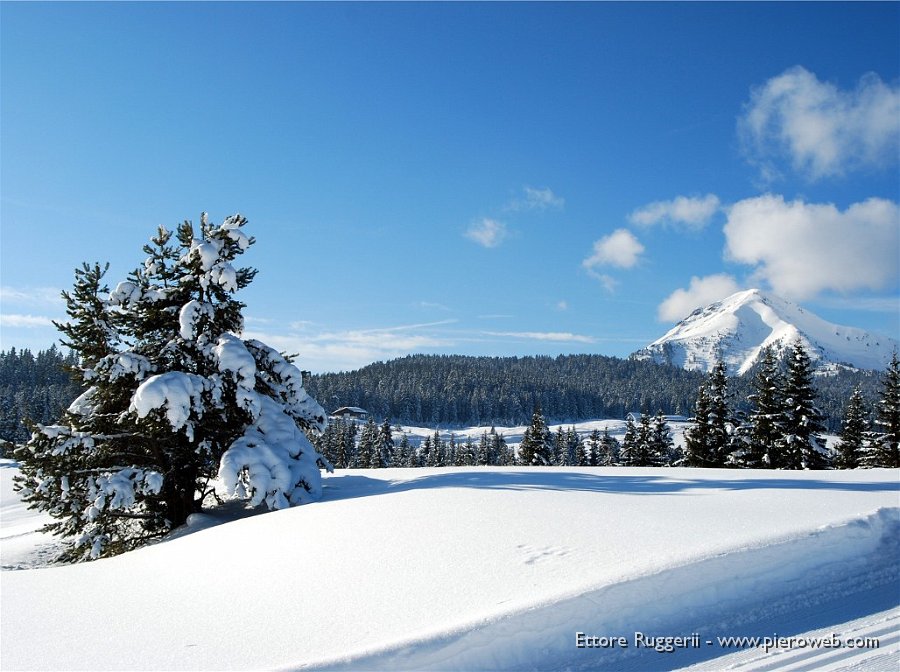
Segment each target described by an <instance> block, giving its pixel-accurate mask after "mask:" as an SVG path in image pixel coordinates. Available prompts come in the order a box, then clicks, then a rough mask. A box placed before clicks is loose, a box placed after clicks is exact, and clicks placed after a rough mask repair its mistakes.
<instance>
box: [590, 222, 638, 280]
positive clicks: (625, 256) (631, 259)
mask: <svg viewBox="0 0 900 672" xmlns="http://www.w3.org/2000/svg"><path fill="white" fill-rule="evenodd" d="M643 251H644V246H643V245H641V243H640V241H639V240H638V239H637V238H635V236H634V234H633V233H631V231H629V230H628V229H616V230H615V231H613V232H612V233H611V234H609V235H608V236H604V237H603V238H601V239H600V240H598V241H596V242H595V243H594V251H593V253H592V254H591V256H589V257H588V258H587V259H585V260H584V261H583V262H581V265H582V266H584V267H585V268H586V269H587V270H588V271H589V272H591V274H592V275H594V276H595V277H599V275H598V272H597V270H596V269H597V267H598V266H615V267H617V268H631V267H632V266H634V265H635V264H636V263H637V262H638V259H639V258H640V256H641V253H643Z"/></svg>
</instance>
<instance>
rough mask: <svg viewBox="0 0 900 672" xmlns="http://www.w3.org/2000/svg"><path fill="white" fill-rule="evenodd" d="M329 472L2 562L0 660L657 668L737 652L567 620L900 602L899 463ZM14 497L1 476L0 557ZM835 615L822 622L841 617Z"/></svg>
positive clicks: (645, 623) (719, 615)
mask: <svg viewBox="0 0 900 672" xmlns="http://www.w3.org/2000/svg"><path fill="white" fill-rule="evenodd" d="M0 471H2V472H7V471H12V469H11V468H5V469H2V470H0ZM323 483H324V492H323V499H322V500H321V501H320V502H318V503H315V504H312V505H307V506H301V507H296V508H291V509H287V510H282V511H277V512H273V513H268V514H266V515H258V516H253V517H250V518H244V519H241V520H236V521H234V522H229V523H228V524H221V525H218V526H215V527H208V528H206V529H202V528H203V527H204V525H205V524H207V523H208V522H209V520H211V519H213V518H214V516H210V517H208V518H205V520H201V521H200V522H199V523H198V525H197V528H198V531H196V532H193V533H191V534H184V535H183V536H179V537H178V538H174V539H172V540H170V541H168V542H165V543H160V544H156V545H154V546H150V547H146V548H143V549H141V550H138V551H134V552H132V553H128V554H125V555H123V556H118V557H115V558H111V559H108V560H99V561H96V562H92V563H85V564H80V565H73V566H67V567H52V568H45V569H32V570H27V571H6V572H3V573H2V574H0V581H2V584H0V588H2V603H0V615H2V623H3V627H2V630H0V643H2V649H0V650H2V653H0V666H2V668H3V669H4V670H14V669H93V670H113V669H116V670H137V669H154V670H188V669H202V670H213V669H216V670H220V669H306V668H322V667H328V668H335V667H337V668H345V669H379V668H380V669H654V670H657V669H662V668H661V667H660V665H661V664H662V665H666V666H669V665H671V666H675V667H677V666H683V665H688V664H692V663H698V662H702V661H703V660H705V659H708V658H710V657H712V656H720V655H722V654H724V653H731V652H730V651H723V650H721V649H714V650H706V649H704V650H702V651H700V652H699V653H698V652H693V651H689V650H686V651H682V652H676V655H673V654H659V653H656V652H654V651H649V652H648V651H641V652H637V651H635V650H634V649H633V648H632V649H631V650H629V651H628V652H625V653H626V655H624V656H623V655H621V654H622V653H623V652H622V651H619V652H615V651H601V650H596V649H589V650H585V649H577V648H576V647H575V645H574V644H575V633H576V632H577V631H582V632H585V633H587V634H590V635H609V636H618V635H622V636H627V637H629V638H631V636H632V634H633V632H634V631H637V630H640V631H644V632H648V633H654V632H655V634H659V635H681V634H689V633H690V632H692V631H695V630H698V629H699V631H702V632H703V634H704V635H707V634H708V635H710V636H712V635H717V634H734V635H741V634H753V633H754V630H753V627H754V624H760V623H762V624H764V625H765V626H766V627H768V625H769V623H771V622H773V619H775V620H776V621H777V619H782V621H784V619H786V618H787V616H788V615H790V614H791V613H792V612H793V611H794V610H796V609H797V608H798V606H803V607H804V608H810V609H816V610H818V611H821V608H820V605H822V604H832V605H833V604H834V603H835V600H836V599H837V600H838V604H839V605H844V604H851V603H853V604H856V603H858V607H859V609H861V610H862V611H861V612H860V613H856V614H855V616H863V615H865V614H867V613H872V612H873V611H879V610H880V611H883V610H885V609H889V608H891V607H893V606H896V605H897V604H900V598H898V596H897V594H896V591H897V586H898V585H900V583H898V579H897V568H896V566H895V560H894V557H895V556H894V553H895V552H896V551H898V543H900V542H898V540H900V521H898V516H900V501H898V498H900V495H898V492H900V490H898V474H897V471H896V470H866V471H850V472H846V471H845V472H837V471H832V472H770V471H735V470H701V469H637V468H634V469H629V468H558V467H555V468H515V467H510V468H502V469H501V468H484V467H462V468H441V469H381V470H339V471H338V472H336V473H335V474H333V475H328V476H325V477H324V478H323ZM9 499H10V493H9V491H8V487H7V482H6V479H4V481H3V503H4V506H3V509H2V511H3V520H2V525H3V530H4V532H3V534H4V537H3V547H2V554H3V564H4V566H7V565H8V562H7V537H6V527H7V511H8V510H13V509H7V506H6V503H7V501H8V500H9ZM10 522H11V523H12V524H14V525H16V526H18V525H21V524H24V523H23V521H22V520H21V519H20V520H18V521H17V520H15V519H12V520H10ZM20 529H23V528H20ZM26 536H27V535H26ZM27 564H29V563H27V562H23V563H20V565H19V566H21V565H27ZM892 591H893V592H892ZM854 596H856V597H854ZM859 596H863V597H859ZM857 598H858V599H857ZM854 599H855V600H856V602H854ZM876 607H877V609H876ZM834 609H835V610H834V613H832V615H831V618H833V620H832V621H829V622H834V623H842V622H844V621H847V620H848V618H847V615H848V613H849V612H848V611H847V609H845V608H844V607H842V606H839V607H835V608H834ZM867 609H868V611H866V610H867ZM818 625H819V626H824V625H828V622H826V623H818ZM726 627H727V628H730V629H728V630H727V631H725V630H724V629H725V628H726ZM742 628H746V630H744V629H742ZM692 629H693V630H692ZM720 629H722V630H720ZM758 629H759V628H758ZM761 631H762V632H766V628H765V627H762V629H761ZM794 632H797V631H796V630H794ZM788 633H789V631H788V630H785V634H788ZM638 653H640V655H637V654H638ZM880 653H884V650H883V649H882V651H881V652H880ZM617 654H619V655H618V656H617ZM678 654H684V655H678ZM704 656H705V658H704ZM629 666H630V667H629Z"/></svg>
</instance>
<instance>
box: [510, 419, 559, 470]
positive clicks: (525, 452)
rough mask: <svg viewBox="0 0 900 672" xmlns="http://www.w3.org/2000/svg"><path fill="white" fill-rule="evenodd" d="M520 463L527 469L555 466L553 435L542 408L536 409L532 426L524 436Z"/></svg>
mask: <svg viewBox="0 0 900 672" xmlns="http://www.w3.org/2000/svg"><path fill="white" fill-rule="evenodd" d="M518 462H519V464H522V465H524V466H526V467H546V466H550V465H551V464H553V435H552V434H551V432H550V429H549V428H548V427H547V423H546V421H545V420H544V415H543V413H541V407H540V406H535V407H534V412H533V413H532V414H531V424H530V425H529V426H528V427H527V428H526V429H525V433H524V434H523V436H522V443H521V444H520V445H519V457H518Z"/></svg>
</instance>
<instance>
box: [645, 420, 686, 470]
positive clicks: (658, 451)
mask: <svg viewBox="0 0 900 672" xmlns="http://www.w3.org/2000/svg"><path fill="white" fill-rule="evenodd" d="M651 442H652V446H653V453H654V454H655V455H656V459H657V460H658V464H659V465H664V464H672V463H674V462H676V461H681V460H680V455H679V454H678V452H677V449H676V447H675V442H674V441H673V440H672V430H671V429H670V428H669V423H668V421H667V420H666V416H665V415H663V412H662V411H658V412H657V413H656V415H655V416H654V418H653V429H652V439H651Z"/></svg>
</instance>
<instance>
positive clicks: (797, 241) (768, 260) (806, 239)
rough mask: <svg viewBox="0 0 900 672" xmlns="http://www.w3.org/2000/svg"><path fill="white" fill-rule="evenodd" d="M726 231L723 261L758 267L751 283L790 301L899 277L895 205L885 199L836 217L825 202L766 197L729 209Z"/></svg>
mask: <svg viewBox="0 0 900 672" xmlns="http://www.w3.org/2000/svg"><path fill="white" fill-rule="evenodd" d="M724 231H725V238H726V246H725V254H726V258H727V259H729V260H732V261H737V262H740V263H744V264H750V265H753V266H755V267H756V272H755V276H754V277H755V279H756V280H764V281H766V282H768V283H769V285H771V287H772V289H773V290H774V291H775V292H777V293H778V294H781V295H784V296H786V297H789V298H792V299H795V300H804V299H810V298H813V297H815V296H816V295H817V294H819V293H820V292H823V291H826V290H834V291H836V292H841V293H847V292H852V291H856V290H861V289H871V290H878V289H882V288H885V287H888V286H890V285H891V284H892V283H896V282H897V280H898V272H900V271H898V267H900V263H898V259H900V208H898V206H897V204H896V203H893V202H891V201H887V200H884V199H879V198H870V199H868V200H866V201H863V202H861V203H854V204H853V205H851V206H850V207H848V208H847V209H846V210H844V211H843V212H841V211H840V210H838V209H837V208H836V207H835V206H834V205H832V204H830V203H829V204H817V203H805V202H803V201H800V200H797V201H792V202H789V203H786V202H785V201H784V198H783V197H782V196H776V195H772V194H766V195H764V196H758V197H755V198H748V199H745V200H743V201H739V202H738V203H735V204H734V205H733V206H731V207H730V208H729V209H728V221H727V222H726V223H725V229H724Z"/></svg>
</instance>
